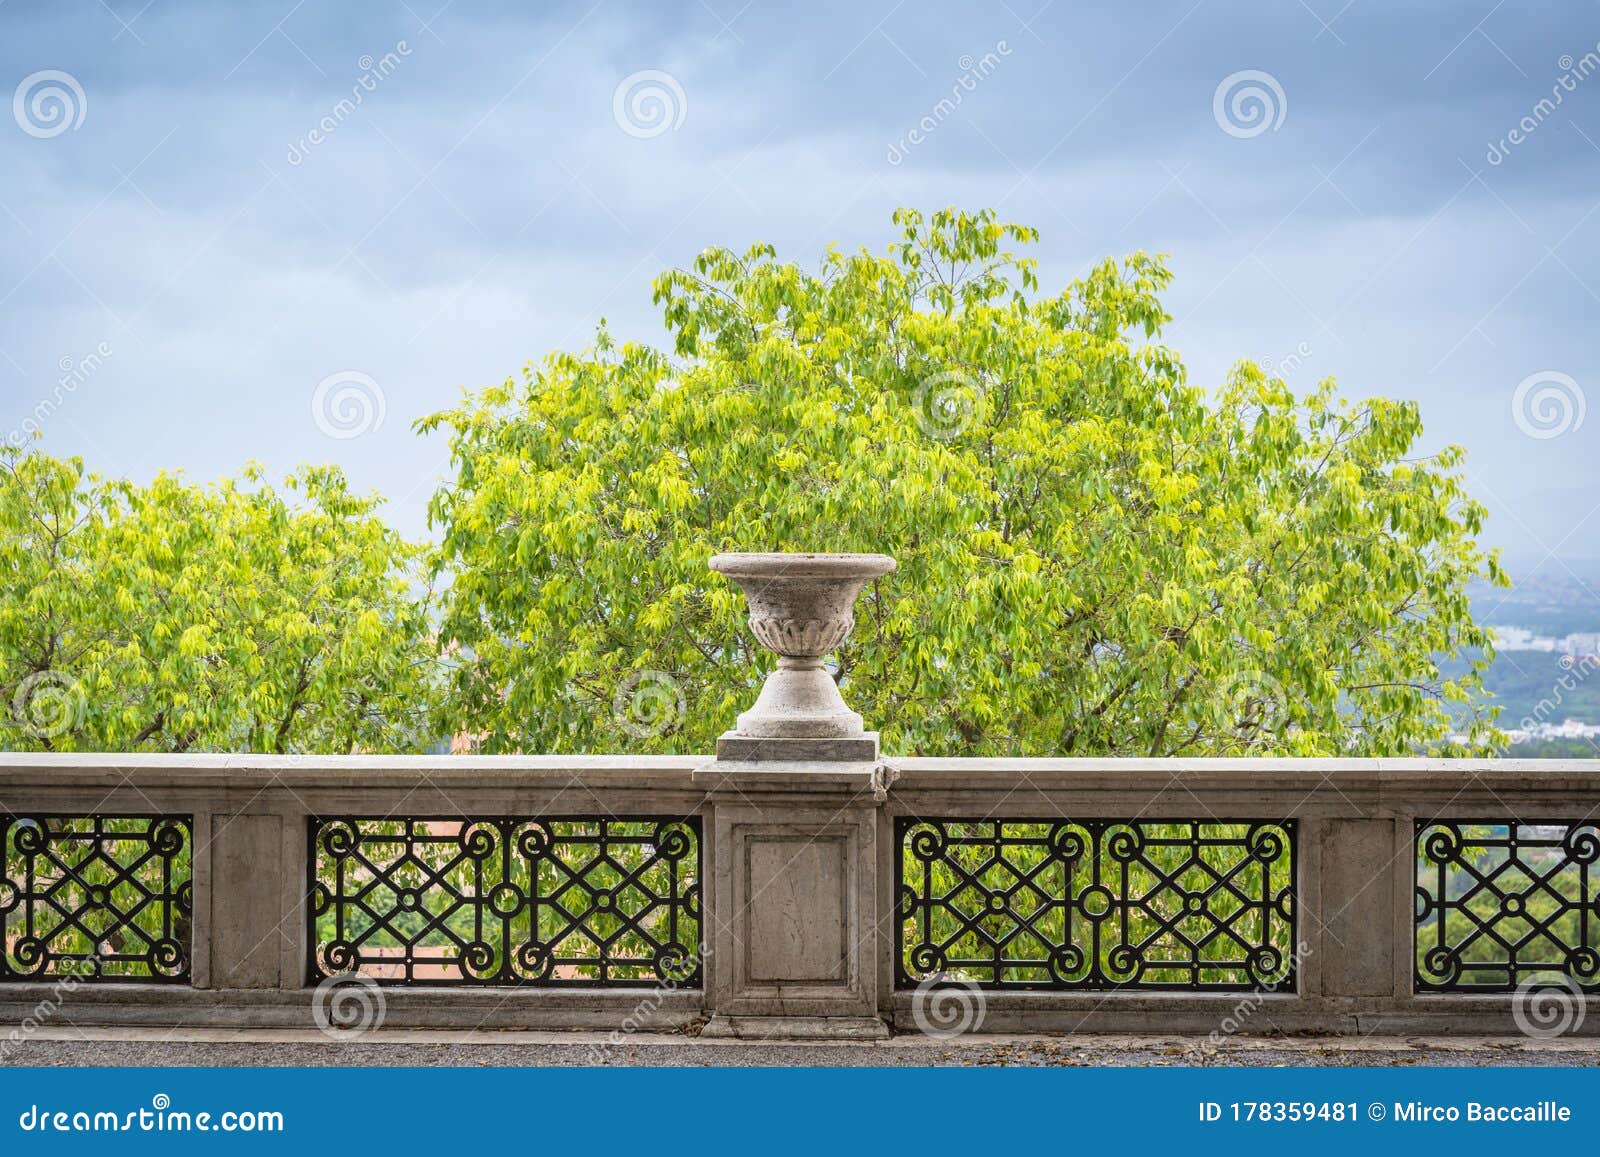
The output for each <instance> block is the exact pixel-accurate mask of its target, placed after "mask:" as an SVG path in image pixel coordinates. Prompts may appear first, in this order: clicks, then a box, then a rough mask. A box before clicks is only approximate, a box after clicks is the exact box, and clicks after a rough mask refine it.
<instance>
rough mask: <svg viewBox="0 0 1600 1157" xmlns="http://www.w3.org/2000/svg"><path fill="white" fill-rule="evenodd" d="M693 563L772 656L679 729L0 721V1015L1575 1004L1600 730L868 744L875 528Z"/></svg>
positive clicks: (1456, 1025)
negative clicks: (306, 733) (448, 736)
mask: <svg viewBox="0 0 1600 1157" xmlns="http://www.w3.org/2000/svg"><path fill="white" fill-rule="evenodd" d="M711 565H712V567H713V568H714V569H715V570H717V571H719V572H721V573H722V574H723V575H725V576H726V577H727V578H729V579H731V580H732V581H735V582H737V583H738V584H739V585H740V586H741V587H742V588H743V590H744V592H745V595H746V599H747V602H748V604H749V606H750V610H751V622H752V632H753V634H754V635H755V637H756V638H757V639H759V640H760V641H761V642H762V643H763V644H765V645H767V646H768V647H770V648H771V649H772V650H774V651H775V652H777V654H778V656H779V661H778V665H777V668H776V670H774V671H773V673H772V674H771V675H770V676H769V677H768V679H767V682H766V685H765V686H764V687H763V689H762V691H761V694H760V696H759V697H758V698H757V700H756V702H755V704H754V705H753V706H752V707H751V709H750V710H748V711H746V712H745V713H744V714H742V715H741V716H739V720H738V725H737V726H736V728H735V729H734V730H733V731H730V732H728V733H727V734H725V735H723V736H722V737H721V738H720V739H719V740H718V742H717V753H716V755H715V757H710V756H682V757H676V756H675V757H630V756H587V757H569V756H531V757H514V758H513V757H506V758H488V757H467V756H461V757H437V758H435V757H426V758H424V757H392V756H349V757H326V758H325V757H304V756H294V757H276V758H275V757H266V756H131V755H23V754H3V755H0V866H3V874H0V942H3V951H0V1021H6V1020H12V1021H17V1020H21V1019H24V1018H26V1017H27V1016H28V1015H29V1014H30V1012H31V1010H33V1009H34V1008H36V1007H37V1005H38V1003H39V992H40V986H41V985H48V986H51V988H52V990H59V989H67V988H70V990H71V999H70V1000H64V999H63V1000H61V1001H60V1002H59V1008H57V1010H56V1015H57V1016H58V1017H59V1018H60V1019H62V1020H65V1021H71V1022H77V1023H83V1024H89V1023H117V1024H158V1025H220V1026H250V1025H268V1026H274V1025H276V1026H290V1027H296V1026H298V1027H304V1026H305V1025H306V1024H307V1022H308V1018H309V1019H310V1020H311V1021H312V1022H313V1023H319V1024H323V1025H328V1024H332V1025H338V1024H341V1023H344V1021H342V1020H341V1018H340V1016H339V1015H338V1008H339V1007H340V1002H341V1001H348V1000H349V999H350V998H351V996H352V994H354V997H355V999H356V1000H357V1003H358V1004H359V1005H360V1006H361V1007H362V1008H364V1009H367V1010H369V1011H370V1010H371V1008H373V1007H374V1006H380V1007H381V1009H382V1012H383V1015H384V1022H385V1023H388V1024H391V1025H398V1026H420V1027H434V1026H442V1027H452V1028H510V1027H526V1028H563V1029H603V1030H607V1031H613V1032H628V1031H635V1030H640V1029H657V1030H660V1029H687V1030H691V1031H701V1032H703V1033H704V1034H705V1035H710V1036H736V1037H754V1038H760V1039H768V1038H772V1037H790V1038H803V1037H815V1038H827V1039H850V1038H858V1039H860V1038H865V1039H870V1038H874V1037H881V1036H885V1035H887V1034H888V1033H889V1032H890V1031H891V1030H920V1031H923V1032H929V1033H941V1034H942V1033H952V1032H959V1031H963V1030H976V1029H980V1028H981V1029H986V1030H990V1031H1011V1032H1073V1031H1140V1032H1147V1031H1149V1032H1173V1033H1202V1034H1206V1033H1231V1032H1236V1031H1244V1032H1275V1031H1277V1032H1294V1031H1320V1032H1340V1033H1346V1032H1359V1033H1369V1032H1389V1033H1397V1032H1403V1033H1417V1032H1458V1031H1459V1032H1474V1033H1503V1032H1507V1033H1508V1032H1512V1031H1516V1030H1519V1029H1520V1030H1523V1031H1529V1032H1535V1033H1538V1034H1544V1035H1549V1034H1551V1033H1552V1032H1557V1033H1558V1032H1563V1031H1574V1032H1576V1031H1585V1032H1595V1031H1600V1018H1595V1020H1593V1021H1590V1022H1588V1023H1587V1024H1585V1017H1584V1016H1583V1013H1584V1012H1585V1011H1586V1006H1587V1002H1588V1001H1590V1000H1591V999H1592V996H1591V995H1590V994H1591V993H1593V992H1595V991H1597V990H1600V884H1597V882H1596V879H1595V865H1596V861H1597V860H1600V829H1597V827H1596V825H1595V822H1594V820H1593V817H1594V816H1595V815H1596V813H1597V811H1600V761H1597V760H1539V761H1512V760H1507V761H1482V760H1477V761H1474V760H1426V759H1397V760H1370V759H1368V760H1363V759H1337V760H1285V759H1241V760H1203V759H1195V760H1184V759H1178V760H1161V759H1155V760H1137V759H1131V760H1130V759H900V758H893V757H889V758H883V757H880V754H879V745H878V734H877V733H876V732H873V731H868V730H866V729H865V727H864V725H863V720H862V719H861V717H860V716H859V715H857V714H856V713H855V712H853V711H851V710H850V709H849V708H848V706H846V704H845V702H844V700H843V698H842V697H841V695H840V693H839V690H838V687H837V686H836V685H835V683H834V680H833V678H832V677H831V675H830V674H829V673H828V671H827V669H826V667H825V666H824V664H823V660H824V656H825V653H826V652H827V651H828V650H829V649H830V648H833V647H835V646H837V645H838V644H839V643H840V641H841V640H843V639H845V638H846V637H847V636H848V635H849V633H850V630H851V628H852V626H853V625H854V623H853V613H852V606H853V603H854V600H855V598H856V595H857V593H858V592H859V590H860V589H861V588H862V586H863V585H864V584H865V583H867V582H870V581H874V580H877V579H879V578H883V577H884V576H887V575H889V574H890V573H891V572H892V571H893V570H894V566H895V564H894V560H893V559H890V558H887V557H886V556H883V555H746V554H733V555H718V556H716V557H715V558H714V559H712V560H711ZM330 1010H331V1011H330Z"/></svg>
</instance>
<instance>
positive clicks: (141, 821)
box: [0, 815, 193, 984]
mask: <svg viewBox="0 0 1600 1157" xmlns="http://www.w3.org/2000/svg"><path fill="white" fill-rule="evenodd" d="M192 845H193V831H192V827H191V820H190V817H188V816H126V815H95V816H60V815H31V816H19V815H0V866H3V868H4V873H3V875H0V981H6V982H12V981H19V980H21V981H26V980H50V979H54V978H56V977H63V976H73V977H77V978H78V979H80V980H83V981H96V982H102V981H127V982H132V981H138V982H142V983H151V982H167V983H174V984H182V983H186V982H187V981H188V979H189V944H190V913H191V912H192V910H193V894H192V886H191V881H190V849H191V847H192Z"/></svg>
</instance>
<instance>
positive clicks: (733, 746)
mask: <svg viewBox="0 0 1600 1157" xmlns="http://www.w3.org/2000/svg"><path fill="white" fill-rule="evenodd" d="M717 758H718V759H719V760H724V761H731V762H737V763H768V762H771V761H773V760H799V761H804V762H810V761H813V760H823V761H826V762H829V763H835V762H839V761H845V760H847V761H851V762H856V763H872V762H875V761H876V760H877V758H878V733H877V732H876V731H863V732H862V733H861V734H860V735H848V736H833V737H815V736H813V737H810V738H803V739H770V738H761V737H759V736H754V735H741V734H740V733H739V732H737V731H724V732H723V733H722V734H721V735H720V736H718V737H717Z"/></svg>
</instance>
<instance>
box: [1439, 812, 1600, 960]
mask: <svg viewBox="0 0 1600 1157" xmlns="http://www.w3.org/2000/svg"><path fill="white" fill-rule="evenodd" d="M1416 830H1417V836H1416V849H1417V889H1416V929H1417V934H1416V935H1417V944H1416V948H1417V954H1416V955H1417V965H1416V987H1417V989H1418V990H1419V991H1433V992H1452V991H1454V992H1472V991H1477V992H1496V991H1501V992H1503V991H1508V990H1511V989H1514V988H1516V987H1517V986H1518V985H1519V984H1521V983H1523V982H1524V981H1527V980H1533V979H1548V978H1550V977H1552V976H1562V977H1566V978H1568V979H1569V980H1570V981H1572V982H1573V983H1575V984H1576V985H1577V986H1578V987H1580V988H1582V989H1583V990H1585V991H1587V992H1595V991H1600V879H1597V875H1596V871H1595V867H1596V861H1597V860H1600V829H1597V827H1596V825H1595V824H1593V823H1587V822H1585V823H1575V824H1560V823H1552V824H1521V823H1514V822H1506V821H1495V820H1486V821H1460V820H1452V821H1448V822H1426V821H1418V823H1417V829H1416Z"/></svg>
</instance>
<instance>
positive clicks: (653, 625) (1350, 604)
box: [419, 210, 1504, 756]
mask: <svg viewBox="0 0 1600 1157" xmlns="http://www.w3.org/2000/svg"><path fill="white" fill-rule="evenodd" d="M895 220H896V223H897V224H898V226H899V227H900V229H901V236H900V238H899V240H898V241H896V242H895V243H894V244H893V245H891V246H890V248H889V250H888V252H887V253H886V254H885V255H883V256H876V255H873V254H872V253H869V252H867V251H862V252H858V253H854V254H843V253H840V252H837V251H834V250H832V249H830V250H829V251H828V252H827V253H826V254H825V255H824V257H823V259H822V263H821V268H820V270H818V271H817V272H814V273H813V272H808V271H806V270H804V269H802V268H801V267H800V266H798V265H796V264H793V263H790V262H785V261H780V260H778V258H777V255H776V253H775V252H774V250H773V249H772V248H771V247H769V246H766V245H760V244H758V245H755V246H752V247H751V248H749V249H747V250H746V251H744V252H743V253H737V252H733V251H730V250H727V249H709V250H706V251H705V252H703V253H702V254H700V256H699V257H698V258H696V259H695V261H694V262H693V267H692V268H691V269H688V270H677V271H673V272H669V273H667V274H665V275H663V276H661V277H660V278H658V279H657V281H656V282H655V299H656V301H657V302H658V303H659V304H660V305H661V306H662V307H663V311H664V315H665V321H666V324H667V327H668V329H669V331H670V333H671V338H672V343H671V350H670V351H663V350H658V349H654V348H649V347H646V346H642V345H633V344H625V345H618V344H617V343H615V342H614V341H613V340H612V338H611V337H610V336H609V335H608V333H607V332H606V330H605V328H604V326H602V327H601V330H600V332H599V335H598V337H597V339H596V341H595V344H594V346H593V348H592V349H590V350H589V351H587V352H585V353H583V354H571V353H557V354H555V355H553V356H551V357H549V358H548V359H547V360H546V361H544V362H543V363H542V364H540V365H539V366H537V367H530V368H529V369H528V370H526V371H525V373H524V375H523V377H522V378H521V380H515V379H513V380H508V381H506V382H505V383H503V384H501V385H498V386H495V387H492V388H489V389H487V390H484V391H482V392H481V393H479V394H477V395H476V396H469V397H467V398H466V399H464V401H463V402H462V404H461V405H459V406H458V407H457V408H455V409H453V410H450V411H448V412H444V413H439V414H435V415H433V416H431V417H429V418H427V419H425V420H424V421H423V422H421V423H419V426H420V428H422V429H423V430H433V429H435V428H440V427H444V428H447V430H448V433H449V437H450V443H451V448H452V453H453V456H454V463H455V466H456V468H457V472H458V473H457V477H456V478H455V480H454V481H453V482H452V483H450V484H448V485H446V486H444V487H443V488H441V489H440V490H439V492H438V493H437V494H436V495H435V497H434V500H433V504H432V514H433V517H434V519H435V522H436V525H437V526H439V527H441V528H442V531H443V538H442V548H441V555H440V566H441V567H442V568H443V569H445V570H448V571H449V572H450V574H451V577H452V580H453V581H452V585H451V589H450V591H449V593H448V596H447V600H446V603H445V609H444V619H443V637H444V638H446V639H448V640H450V641H452V643H454V644H458V645H459V647H460V654H461V656H462V658H463V660H464V661H463V662H462V663H461V664H460V665H459V666H458V668H457V670H456V671H455V672H454V674H453V680H454V682H453V685H452V690H451V712H450V719H451V720H452V721H453V722H457V723H459V724H461V725H464V726H466V727H468V728H470V729H472V730H473V731H474V732H475V733H477V734H478V735H479V736H480V737H481V741H482V744H483V746H484V747H485V748H486V749H488V750H497V751H499V750H528V751H539V750H601V751H603V750H617V749H624V748H627V749H633V750H640V749H656V750H705V749H707V748H708V747H709V745H710V744H711V742H712V740H713V738H714V737H715V736H716V735H717V734H718V733H719V732H720V731H722V730H723V729H725V728H726V727H728V726H730V725H731V723H732V722H733V718H734V715H735V714H736V713H737V712H738V711H739V710H740V709H742V708H743V707H745V706H747V705H748V704H749V702H750V701H751V699H752V697H753V694H754V691H755V688H756V686H757V685H758V683H759V681H760V679H761V677H762V675H763V673H764V672H765V670H767V669H768V666H769V664H770V657H769V656H767V655H765V654H764V653H763V652H762V651H761V649H760V648H759V647H758V646H757V645H756V644H755V643H754V641H753V639H751V638H750V636H749V634H748V632H747V630H746V628H745V625H744V607H743V602H742V598H741V596H740V595H739V593H738V592H737V591H736V590H735V589H734V588H732V587H731V586H730V585H728V584H726V583H724V582H723V581H722V580H720V579H718V578H716V577H715V576H713V575H711V574H709V573H708V572H707V570H706V559H707V558H708V557H709V556H710V555H711V554H713V553H715V552H717V551H723V550H822V551H832V550H862V551H885V552H888V553H891V554H894V555H895V556H896V557H897V558H898V559H899V560H900V570H899V571H898V572H897V573H895V574H893V575H890V576H888V577H887V578H885V579H882V580H880V581H878V582H877V583H876V584H874V586H872V587H871V588H869V589H868V590H867V591H866V592H865V593H864V595H863V598H862V601H861V603H860V605H859V606H858V610H857V619H858V626H857V629H856V632H855V634H854V636H853V637H852V638H851V639H850V640H849V642H848V643H847V645H846V646H844V647H843V648H842V649H841V650H840V651H839V653H838V655H837V656H836V658H835V662H836V673H837V677H838V678H839V680H840V682H841V683H842V684H844V685H845V691H846V696H847V698H848V699H849V700H850V702H851V704H852V706H854V707H855V708H856V709H857V710H859V711H860V712H861V713H862V714H863V715H864V716H865V717H866V718H867V719H868V720H869V721H870V722H871V724H872V725H875V726H877V727H879V728H880V729H881V730H882V731H883V733H884V740H885V746H886V750H889V751H892V752H901V753H924V754H947V755H1070V754H1080V755H1083V754H1123V755H1149V756H1169V755H1222V754H1245V753H1254V754H1266V753H1287V754H1295V755H1329V754H1338V753H1351V754H1368V755H1396V754H1405V753H1410V752H1412V751H1414V750H1416V749H1418V748H1419V747H1420V748H1428V749H1432V750H1439V751H1447V750H1461V749H1462V748H1463V747H1466V746H1470V747H1481V746H1483V745H1486V744H1490V743H1492V742H1493V739H1492V732H1491V729H1490V727H1489V716H1488V712H1487V711H1486V710H1485V708H1484V705H1483V703H1482V691H1481V684H1480V681H1479V675H1478V671H1479V669H1480V668H1481V663H1479V664H1478V665H1476V666H1470V665H1469V666H1468V668H1467V669H1466V670H1465V673H1462V674H1458V675H1456V676H1455V677H1446V676H1444V675H1442V674H1441V672H1440V669H1439V665H1438V664H1439V661H1440V659H1441V658H1444V657H1451V656H1460V655H1462V654H1465V653H1477V652H1476V649H1480V648H1481V649H1482V650H1483V652H1485V653H1487V652H1488V649H1489V646H1490V640H1489V638H1488V636H1487V633H1486V632H1485V631H1483V630H1482V629H1480V628H1479V627H1477V626H1476V625H1475V624H1474V623H1473V621H1472V618H1471V614H1470V610H1469V606H1468V600H1467V594H1466V587H1467V583H1468V582H1469V580H1471V579H1473V578H1474V577H1477V576H1488V577H1490V578H1491V579H1493V580H1495V581H1502V582H1503V581H1504V580H1503V576H1502V575H1501V573H1500V570H1499V567H1498V565H1497V563H1496V561H1495V559H1494V558H1493V557H1492V556H1486V555H1485V554H1484V553H1482V552H1480V550H1479V549H1478V548H1477V547H1476V546H1475V544H1474V536H1475V535H1476V533H1477V532H1478V530H1479V528H1480V524H1481V522H1482V519H1483V517H1484V512H1483V510H1482V509H1481V507H1479V506H1478V505H1477V504H1476V503H1475V502H1473V501H1471V500H1470V499H1469V498H1468V496H1467V495H1466V494H1465V492H1464V490H1463V486H1462V480H1461V475H1460V464H1461V460H1462V452H1461V451H1460V450H1459V449H1456V448H1449V449H1446V450H1443V451H1441V452H1439V453H1437V454H1435V455H1432V456H1431V457H1414V456H1413V454H1414V448H1415V446H1416V443H1417V440H1418V437H1419V435H1420V433H1421V421H1420V418H1419V414H1418V410H1417V407H1416V406H1415V405H1414V404H1412V403H1408V402H1396V401H1389V400H1385V399H1381V398H1374V399H1371V400H1368V401H1365V402H1361V403H1352V402H1348V401H1345V400H1342V399H1341V398H1340V397H1339V395H1338V394H1337V393H1336V391H1335V387H1334V385H1333V383H1332V382H1331V381H1329V382H1323V383H1322V384H1320V385H1319V386H1317V388H1316V389H1314V390H1313V391H1312V392H1310V393H1309V394H1308V395H1306V396H1303V397H1296V396H1295V395H1294V394H1292V393H1291V392H1290V390H1289V389H1288V387H1287V386H1286V385H1285V383H1284V382H1282V381H1281V380H1276V379H1273V378H1270V377H1268V376H1266V375H1265V374H1263V373H1262V371H1261V370H1260V369H1259V368H1258V367H1257V366H1255V365H1253V364H1251V363H1249V362H1242V363H1240V364H1238V365H1237V366H1236V367H1235V368H1234V369H1233V371H1232V372H1231V373H1230V374H1229V375H1228V377H1227V380H1226V381H1224V382H1223V383H1221V385H1220V387H1219V388H1218V389H1217V390H1215V391H1214V392H1207V391H1204V390H1202V389H1199V388H1196V387H1194V386H1191V385H1189V384H1187V382H1186V380H1185V373H1184V369H1183V366H1182V364H1181V362H1180V361H1179V359H1178V357H1177V355H1176V354H1175V353H1174V352H1173V351H1171V350H1169V349H1167V348H1165V347H1164V346H1162V345H1160V344H1158V341H1157V339H1158V335H1159V331H1160V328H1161V326H1162V324H1163V323H1164V322H1165V321H1167V320H1168V318H1167V315H1166V314H1165V312H1164V311H1163V309H1162V306H1161V302H1160V300H1159V294H1160V292H1161V290H1163V289H1164V288H1165V287H1166V285H1167V284H1168V282H1169V280H1170V274H1169V272H1168V270H1167V267H1166V265H1165V264H1164V263H1163V261H1162V260H1161V259H1160V258H1158V257H1150V256H1146V255H1143V254H1136V255H1134V256H1132V257H1129V258H1127V259H1126V260H1124V261H1123V262H1121V263H1120V264H1118V263H1116V262H1112V261H1106V262H1104V263H1102V264H1100V265H1097V266H1096V267H1095V268H1094V269H1092V270H1091V271H1090V272H1089V273H1088V275H1087V276H1086V277H1084V278H1083V279H1082V280H1080V281H1077V282H1074V283H1073V284H1072V285H1070V286H1069V287H1068V288H1067V289H1066V290H1065V291H1064V292H1061V293H1059V294H1057V295H1055V296H1044V295H1041V294H1040V292H1039V290H1038V284H1037V276H1036V267H1035V262H1034V261H1033V260H1032V259H1029V258H1027V257H1022V256H1017V255H1016V253H1015V252H1014V250H1017V249H1020V247H1022V246H1024V245H1025V244H1027V243H1029V242H1031V241H1033V240H1034V239H1035V233H1034V231H1033V230H1032V229H1029V228H1026V227H1023V226H1020V225H1008V224H1002V223H1000V222H998V221H997V220H996V219H995V217H994V215H993V214H992V213H990V212H981V213H977V214H968V213H964V212H957V211H955V210H946V211H942V212H939V213H935V214H933V215H932V217H931V218H924V216H923V215H922V214H920V213H917V212H913V211H909V210H902V211H901V212H899V213H898V214H896V218H895ZM641 695H648V696H653V697H654V701H653V702H651V703H645V704H643V705H642V706H641V704H640V703H639V698H640V696H641ZM679 695H681V696H682V709H681V710H680V709H679V704H678V702H676V696H679ZM1452 730H1457V731H1461V732H1464V733H1465V735H1466V736H1467V738H1466V740H1465V742H1464V743H1449V742H1447V739H1448V736H1449V734H1450V733H1451V732H1452Z"/></svg>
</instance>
